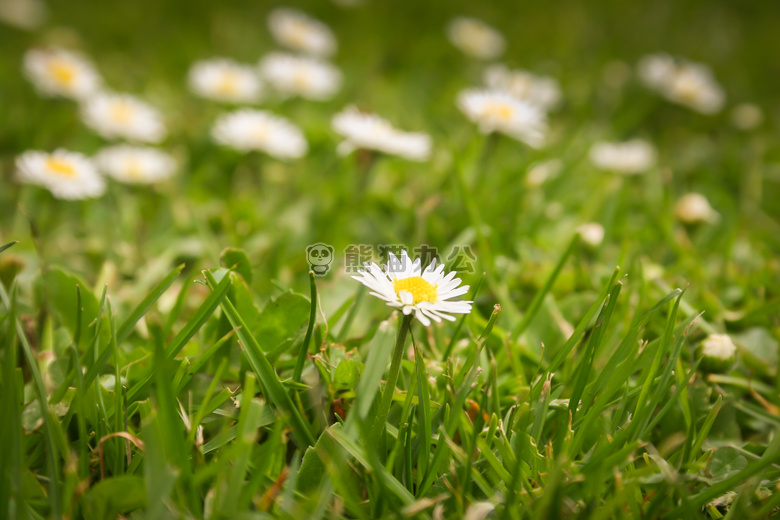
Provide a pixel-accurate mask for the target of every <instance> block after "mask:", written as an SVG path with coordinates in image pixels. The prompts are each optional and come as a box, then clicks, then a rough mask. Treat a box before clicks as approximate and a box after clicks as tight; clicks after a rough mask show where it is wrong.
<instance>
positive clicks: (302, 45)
mask: <svg viewBox="0 0 780 520" xmlns="http://www.w3.org/2000/svg"><path fill="white" fill-rule="evenodd" d="M268 28H269V29H270V30H271V35H272V36H273V37H274V39H275V40H276V41H277V42H278V43H279V44H280V45H282V46H284V47H287V48H289V49H292V50H295V51H301V52H305V53H306V54H311V55H313V56H330V55H332V54H333V53H335V52H336V37H335V36H333V32H332V31H331V30H330V28H329V27H328V26H327V25H325V24H324V23H322V22H320V21H319V20H315V19H313V18H310V17H309V16H307V15H306V14H304V13H302V12H300V11H296V10H295V9H287V8H284V7H280V8H277V9H274V10H273V11H271V13H270V14H269V15H268Z"/></svg>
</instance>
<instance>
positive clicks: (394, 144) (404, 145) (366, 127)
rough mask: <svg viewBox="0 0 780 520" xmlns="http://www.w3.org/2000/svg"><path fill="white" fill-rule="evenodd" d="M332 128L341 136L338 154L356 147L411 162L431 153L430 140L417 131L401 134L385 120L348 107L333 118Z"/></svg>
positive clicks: (422, 159)
mask: <svg viewBox="0 0 780 520" xmlns="http://www.w3.org/2000/svg"><path fill="white" fill-rule="evenodd" d="M332 123H333V129H334V130H335V131H336V132H338V133H339V134H341V135H342V136H344V138H345V140H344V141H343V142H342V143H341V144H340V145H339V147H338V151H339V153H341V154H342V155H346V154H348V153H350V152H352V151H353V150H355V149H358V148H367V149H370V150H377V151H380V152H384V153H388V154H392V155H399V156H401V157H404V158H405V159H409V160H411V161H425V160H427V159H428V157H429V156H430V154H431V137H430V136H429V135H427V134H423V133H419V132H404V131H402V130H398V129H396V128H394V127H393V125H391V124H390V123H389V122H388V121H387V120H385V119H383V118H381V117H379V116H377V115H374V114H367V113H364V112H361V111H359V110H358V109H357V108H355V107H348V108H346V109H344V110H342V111H341V112H340V113H338V114H336V115H335V116H333V121H332Z"/></svg>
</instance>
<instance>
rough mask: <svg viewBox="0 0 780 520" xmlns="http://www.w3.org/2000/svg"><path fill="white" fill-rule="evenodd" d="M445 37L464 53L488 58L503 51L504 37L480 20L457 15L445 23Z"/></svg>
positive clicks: (494, 56)
mask: <svg viewBox="0 0 780 520" xmlns="http://www.w3.org/2000/svg"><path fill="white" fill-rule="evenodd" d="M447 37H448V38H449V40H450V42H452V44H453V45H454V46H455V47H457V48H458V49H460V50H461V51H463V52H464V53H466V54H468V55H470V56H474V57H475V58H480V59H483V60H490V59H493V58H497V57H498V56H500V55H501V53H503V52H504V48H505V47H506V42H505V41H504V37H503V36H502V35H501V33H500V32H498V31H497V30H496V29H494V28H493V27H491V26H489V25H488V24H486V23H485V22H483V21H482V20H477V19H476V18H468V17H465V16H459V17H457V18H454V19H452V20H451V21H450V23H449V24H447Z"/></svg>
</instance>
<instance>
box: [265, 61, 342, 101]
mask: <svg viewBox="0 0 780 520" xmlns="http://www.w3.org/2000/svg"><path fill="white" fill-rule="evenodd" d="M260 73H261V74H262V76H263V78H264V79H265V80H266V81H268V83H270V84H271V85H273V87H274V88H275V89H276V90H277V91H279V92H280V93H282V94H283V95H285V96H301V97H304V98H307V99H314V100H325V99H330V98H331V97H333V95H334V94H335V93H336V92H337V91H338V89H339V87H341V72H339V70H338V69H337V68H336V67H334V66H333V65H331V64H329V63H325V62H323V61H319V60H316V59H313V58H308V57H305V56H296V55H294V54H287V53H284V52H272V53H271V54H269V55H267V56H265V57H264V58H263V59H262V60H260Z"/></svg>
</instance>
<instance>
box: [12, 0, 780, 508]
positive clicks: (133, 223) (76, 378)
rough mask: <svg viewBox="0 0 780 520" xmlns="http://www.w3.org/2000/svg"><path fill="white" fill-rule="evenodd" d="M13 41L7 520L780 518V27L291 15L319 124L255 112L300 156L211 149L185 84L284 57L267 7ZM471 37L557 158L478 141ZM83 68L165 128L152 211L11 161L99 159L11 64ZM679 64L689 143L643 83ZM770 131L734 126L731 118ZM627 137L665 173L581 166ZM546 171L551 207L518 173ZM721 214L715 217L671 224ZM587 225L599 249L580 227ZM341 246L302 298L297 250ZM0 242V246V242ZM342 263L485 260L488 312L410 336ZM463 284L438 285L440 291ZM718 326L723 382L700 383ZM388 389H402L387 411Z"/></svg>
mask: <svg viewBox="0 0 780 520" xmlns="http://www.w3.org/2000/svg"><path fill="white" fill-rule="evenodd" d="M51 4H52V5H50V6H49V8H50V9H49V10H50V13H49V15H50V16H49V19H48V22H47V24H46V25H45V26H44V27H42V28H41V29H39V30H37V31H34V32H22V31H19V30H16V29H14V28H11V27H7V26H2V27H0V49H2V50H3V56H4V58H3V60H0V100H2V105H3V110H2V111H0V414H2V420H0V446H2V449H0V473H1V474H0V479H2V480H0V518H24V519H28V518H30V519H37V518H72V519H77V518H85V519H101V518H117V517H118V516H120V515H121V517H123V518H138V519H140V518H149V519H158V518H208V519H216V518H234V519H244V518H258V519H264V518H294V519H297V518H306V519H332V518H334V519H335V518H361V519H374V518H417V519H427V518H448V519H449V518H453V519H455V518H457V519H460V518H468V519H471V520H477V519H481V518H496V519H515V518H523V519H534V518H539V519H547V518H605V519H606V518H662V519H667V518H668V519H671V518H702V519H708V518H709V519H715V518H729V519H743V518H756V519H759V518H768V517H770V516H771V515H772V514H777V511H778V510H780V498H779V497H780V493H778V489H779V488H778V486H780V436H779V435H778V426H780V397H778V396H780V372H778V368H777V364H778V344H779V341H780V319H778V316H780V266H779V264H778V258H780V205H778V204H777V203H776V200H777V199H778V197H780V169H779V167H778V166H779V165H780V147H778V138H777V136H778V130H779V129H780V103H779V101H780V99H779V98H778V94H777V92H778V89H777V84H778V78H780V64H778V61H777V59H776V57H775V54H776V50H775V49H776V41H775V40H776V35H775V33H776V29H775V25H776V20H777V17H778V15H779V14H780V12H779V11H778V8H777V6H776V5H773V4H771V3H764V2H757V1H749V2H741V3H731V2H725V1H716V2H705V1H703V0H702V1H691V2H673V1H662V2H639V3H623V2H609V1H606V0H603V1H599V2H596V3H592V2H590V3H582V2H575V1H573V0H566V1H564V2H558V3H554V4H551V5H547V4H533V5H531V4H528V5H526V4H518V3H512V2H499V1H496V2H491V3H474V2H465V1H461V0H458V1H454V2H446V3H441V2H435V3H429V4H420V3H419V2H411V1H402V2H381V1H379V0H370V1H369V2H368V3H367V5H365V6H362V7H358V8H354V9H344V8H340V7H338V6H336V5H335V4H331V3H330V2H300V3H296V6H298V7H301V8H302V9H304V10H306V11H307V12H309V13H310V14H312V15H313V16H316V17H318V18H320V19H322V20H323V21H325V22H326V23H327V24H328V25H330V26H331V27H332V28H333V30H334V32H335V33H336V36H337V38H338V41H339V52H338V54H337V55H336V56H335V58H334V62H335V63H336V65H338V66H339V68H340V69H341V70H342V72H343V73H344V78H345V80H344V85H343V88H342V89H341V91H340V92H339V94H338V95H337V96H336V97H335V98H334V99H333V100H331V101H326V102H307V101H303V100H299V99H287V100H281V99H275V98H273V97H271V98H269V99H268V100H266V101H264V102H263V103H261V104H260V106H261V107H262V108H268V109H269V110H271V111H273V112H275V113H278V114H280V115H283V116H285V117H287V118H289V119H290V120H292V121H294V122H295V123H296V124H297V125H299V126H300V127H301V128H302V130H303V131H304V133H305V134H306V137H307V139H308V141H309V145H310V151H309V153H308V154H307V155H306V157H304V158H302V159H300V160H296V161H290V162H281V161H277V160H274V159H272V158H270V157H268V156H262V155H259V154H250V155H246V156H242V155H240V154H238V153H234V152H231V151H228V150H226V149H223V148H220V147H218V146H217V145H216V144H214V143H213V142H212V141H211V140H210V138H209V133H208V132H209V128H210V124H211V122H212V121H213V120H214V118H215V117H216V115H217V114H219V113H220V112H221V110H222V109H221V107H219V106H218V105H217V104H215V103H211V102H208V101H205V100H201V99H198V98H196V97H194V96H193V95H192V94H190V93H189V92H188V91H187V89H186V82H185V78H186V72H187V68H188V67H189V65H190V63H192V62H193V61H194V60H196V59H202V58H207V57H211V56H214V55H224V56H231V57H234V58H236V59H239V60H242V61H246V62H248V63H254V62H256V61H257V59H259V57H260V56H261V55H263V54H265V53H266V52H269V51H271V50H272V49H274V48H275V47H274V44H273V42H272V41H271V38H270V35H269V34H268V32H267V30H266V28H265V15H266V14H267V12H268V11H269V10H270V9H271V7H272V6H275V5H280V4H277V3H276V2H273V5H271V4H267V3H264V2H255V3H250V2H240V3H232V4H230V5H221V4H219V5H218V3H213V2H205V1H196V2H188V3H186V4H185V3H180V2H174V1H168V2H143V3H142V4H138V3H128V2H125V3H118V2H103V3H95V2H87V1H85V0H74V1H73V2H67V3H64V2H51ZM461 14H468V15H474V16H478V17H481V18H483V19H484V20H486V21H487V22H489V23H491V24H492V25H495V26H496V27H497V28H499V29H500V30H501V31H502V32H503V33H504V34H505V35H507V37H508V49H507V53H506V55H505V58H504V61H505V62H506V63H507V64H509V65H511V66H513V67H521V68H526V69H529V70H533V71H536V72H539V73H544V74H548V75H551V76H554V77H556V78H557V79H559V80H560V82H561V86H562V90H563V94H564V103H563V105H562V107H561V108H560V109H558V110H556V111H554V112H552V113H551V114H550V139H549V144H548V145H547V146H545V147H544V148H542V149H539V150H534V149H531V148H528V147H526V146H525V145H522V144H520V143H518V142H516V141H513V140H511V139H510V138H507V137H499V138H497V139H492V138H491V139H487V138H485V137H483V136H482V135H480V134H479V133H478V132H477V130H476V129H475V128H474V126H473V125H471V124H470V123H469V122H468V121H467V120H466V119H465V117H463V115H462V114H461V113H460V112H459V111H458V109H457V108H456V106H455V102H454V100H455V96H456V95H457V92H458V91H459V90H460V89H462V88H466V87H469V86H472V85H475V84H477V83H479V81H480V75H481V67H482V66H481V65H480V64H478V63H476V62H474V61H473V60H471V59H469V58H467V57H465V56H463V55H461V54H460V53H459V52H458V51H457V50H456V49H455V48H454V47H452V46H451V45H450V44H449V43H448V41H447V40H446V37H445V35H444V30H443V27H444V25H445V24H446V22H447V20H449V19H450V18H451V17H453V16H456V15H461ZM41 44H62V45H67V46H71V47H72V46H75V47H78V48H81V49H82V50H83V51H84V52H86V53H87V54H89V55H90V56H91V57H92V58H93V59H94V61H95V62H96V64H97V66H98V68H99V69H100V71H101V73H103V75H104V76H105V78H106V81H107V83H108V84H109V85H110V86H111V87H112V88H114V89H116V90H118V91H128V92H133V93H136V94H138V95H140V96H143V97H144V98H145V99H148V100H149V101H150V102H152V103H153V104H155V105H156V106H158V107H160V109H161V110H162V112H163V113H164V115H165V118H166V123H167V124H168V126H169V129H170V137H169V138H168V139H167V140H166V141H165V142H164V143H163V145H162V147H163V148H164V149H166V150H168V151H170V152H171V153H173V154H174V155H175V156H176V157H177V158H178V159H179V161H180V163H181V164H182V167H181V171H180V172H179V174H178V175H177V176H176V177H175V178H174V179H172V180H170V181H168V182H165V183H162V184H160V185H156V186H153V187H128V186H125V185H119V184H117V183H111V184H110V186H109V191H108V193H107V194H106V195H105V196H104V197H102V198H100V199H96V200H90V201H84V202H65V201H61V200H56V199H54V198H53V197H52V196H51V195H50V194H49V193H48V192H46V191H44V190H43V189H40V188H37V187H33V186H25V185H21V184H18V183H16V182H14V179H13V172H14V164H13V161H14V158H15V157H16V156H17V155H18V154H20V153H22V152H23V151H25V150H28V149H45V150H53V149H55V148H58V147H65V148H69V149H72V150H76V151H80V152H83V153H86V154H92V153H94V152H95V151H97V150H98V149H99V148H100V147H101V146H103V145H104V144H105V143H104V141H102V140H101V139H100V138H99V137H97V136H96V135H95V134H94V133H92V132H91V131H90V130H89V129H87V128H86V127H85V126H84V125H82V124H81V122H80V120H79V115H78V110H77V107H76V105H75V104H74V103H72V102H69V101H64V100H53V99H45V98H41V97H39V96H38V95H37V94H36V93H35V91H34V90H33V88H32V86H31V85H30V84H29V83H28V82H27V81H26V80H25V79H24V77H23V76H22V74H21V59H22V55H23V53H24V51H25V50H26V49H28V48H29V47H31V46H34V45H41ZM658 51H668V52H670V53H673V54H676V55H681V56H686V57H689V58H691V59H694V60H697V61H703V62H706V63H708V64H709V65H710V66H711V67H712V69H713V71H714V74H715V77H716V78H717V79H718V81H719V82H720V83H721V84H722V85H723V87H724V89H725V90H726V92H727V99H728V100H727V106H726V109H725V110H724V111H723V112H722V113H719V114H717V115H714V116H702V115H699V114H696V113H695V112H692V111H690V110H687V109H686V108H684V107H680V106H677V105H672V104H670V103H667V102H665V101H663V100H661V99H660V98H658V97H657V96H656V95H655V94H653V93H652V92H650V91H648V90H647V89H645V88H643V87H642V86H641V85H639V84H638V82H637V81H636V79H635V78H634V77H633V76H631V75H629V76H628V77H627V78H626V79H625V82H624V83H623V84H622V85H619V86H616V85H615V84H611V83H609V82H607V81H606V80H605V78H604V71H605V67H606V66H607V64H608V63H610V62H613V61H614V60H619V61H621V62H624V63H625V64H627V65H628V66H630V67H633V66H634V64H635V63H636V61H637V60H638V59H639V58H640V57H641V56H643V55H644V54H647V53H650V52H658ZM741 102H753V103H756V104H758V105H759V106H760V107H761V108H762V109H763V112H764V115H765V121H764V123H763V124H762V125H761V126H760V127H759V128H758V129H756V130H753V131H750V132H743V131H739V130H737V129H736V128H734V126H733V125H732V124H731V120H730V116H729V111H730V109H731V108H732V107H733V106H735V105H737V104H739V103H741ZM352 103H355V104H357V105H358V106H359V107H361V108H364V109H366V110H371V111H375V112H377V113H379V114H380V115H383V116H385V117H387V118H388V119H390V120H391V121H392V122H393V123H395V124H397V125H398V126H399V127H401V128H403V129H407V130H419V131H425V132H427V133H430V135H431V136H432V138H433V141H434V152H433V155H432V158H431V160H430V161H427V162H424V163H414V162H408V161H404V160H402V159H400V158H393V157H389V156H380V157H378V159H377V160H376V162H375V163H374V164H373V165H372V167H371V172H370V177H367V181H366V182H367V185H366V186H365V187H364V188H363V187H361V183H362V182H364V179H362V178H361V175H363V174H364V173H365V172H363V171H362V170H363V168H364V167H365V159H366V158H365V157H363V156H361V155H360V154H353V155H351V156H348V157H340V156H338V155H337V154H336V146H337V144H338V142H339V138H338V137H337V136H336V135H335V133H334V132H333V131H332V130H331V128H330V118H331V116H332V115H333V114H334V113H336V112H337V111H339V110H341V109H342V108H343V107H344V106H346V105H348V104H352ZM633 137H642V138H645V139H648V140H650V141H652V142H653V143H654V144H655V145H656V146H657V148H658V155H659V158H658V166H656V167H655V168H653V169H652V170H650V171H648V172H646V173H644V174H642V175H639V176H635V177H620V176H618V175H615V174H610V173H607V172H602V171H598V170H597V169H595V168H594V167H593V166H592V165H591V164H590V162H589V160H588V157H587V153H588V149H589V148H590V146H591V144H592V143H593V142H595V141H597V140H623V139H629V138H633ZM547 159H560V160H561V161H562V169H561V172H560V174H559V175H558V176H557V177H555V178H553V179H550V180H548V181H547V182H545V183H544V184H542V185H540V186H535V187H532V186H530V185H529V184H528V183H527V182H526V175H527V172H528V170H529V168H530V167H531V166H533V165H534V164H535V163H538V162H539V161H543V160H547ZM689 191H697V192H701V193H703V194H705V195H706V196H707V197H708V199H709V200H710V202H711V203H712V205H713V207H715V209H716V210H717V211H718V212H719V214H720V218H719V220H718V221H717V222H714V223H711V224H704V225H700V226H684V225H682V224H680V223H679V222H677V221H676V220H675V217H674V204H675V202H676V200H677V199H678V198H679V197H680V196H681V195H683V194H685V193H687V192H689ZM589 221H594V222H599V223H601V224H602V225H603V226H604V228H605V231H606V236H605V240H604V242H603V244H602V245H600V246H597V247H589V246H588V245H587V244H584V243H583V242H582V241H581V240H578V239H577V236H576V232H575V230H576V228H577V226H578V225H580V224H582V223H584V222H589ZM316 242H324V243H327V244H331V245H333V246H334V248H335V254H336V259H335V263H334V267H333V270H331V272H330V273H328V274H327V275H326V276H324V277H316V278H315V277H313V276H310V275H309V265H308V263H307V260H306V254H305V248H306V246H308V245H309V244H313V243H316ZM2 244H5V245H2ZM349 244H370V245H373V246H377V245H380V244H405V245H407V246H408V247H409V248H410V249H411V248H414V247H417V246H418V245H420V244H430V245H432V246H435V247H438V248H439V250H440V251H442V252H443V253H444V254H445V255H446V253H447V252H449V251H450V250H451V249H452V247H454V246H461V245H465V246H469V247H471V248H472V250H473V251H474V252H475V254H476V262H475V266H474V267H475V268H474V270H473V272H470V273H469V272H464V273H462V275H461V277H462V278H463V280H464V283H467V284H470V285H471V291H470V292H469V294H470V295H473V296H469V298H470V299H473V300H474V302H475V305H474V311H473V312H472V313H471V314H469V315H467V316H464V317H463V318H462V319H458V321H456V322H454V323H449V322H447V323H444V324H443V325H434V326H431V327H428V328H425V327H423V326H421V325H420V323H419V322H417V321H412V322H411V323H408V322H407V321H405V320H404V319H403V316H401V315H398V314H395V315H394V314H392V312H391V309H390V308H389V307H387V306H385V305H384V304H383V303H382V302H381V301H379V300H378V299H376V298H374V297H373V296H371V295H369V294H368V291H366V290H364V288H363V286H362V285H360V284H359V283H357V282H355V281H354V280H352V279H351V278H350V277H349V276H348V274H347V273H346V272H345V271H344V249H345V247H346V246H347V245H349ZM448 267H451V266H448ZM711 333H727V334H729V335H731V337H732V338H733V339H734V341H735V343H736V345H737V347H738V354H737V361H736V363H735V364H734V365H733V366H732V367H730V368H729V369H728V370H727V371H726V372H724V373H708V372H706V371H704V370H703V369H701V368H700V363H701V362H700V360H699V359H698V357H697V355H696V347H697V345H698V344H699V342H700V341H701V340H702V339H703V338H704V337H705V336H706V335H708V334H711ZM388 381H389V384H388Z"/></svg>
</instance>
